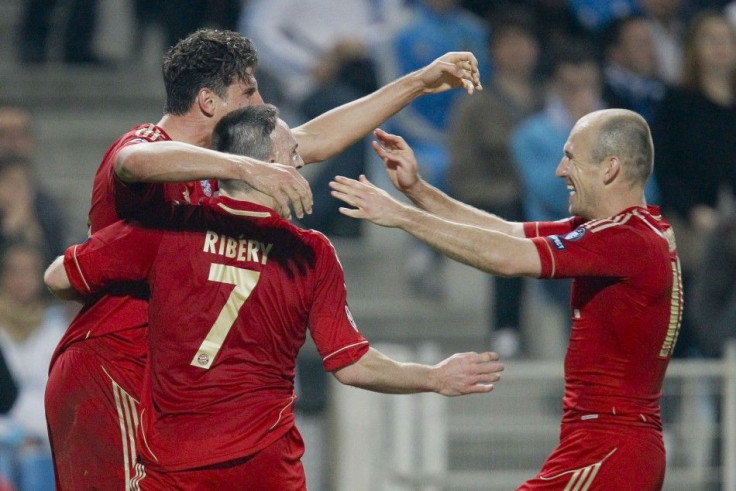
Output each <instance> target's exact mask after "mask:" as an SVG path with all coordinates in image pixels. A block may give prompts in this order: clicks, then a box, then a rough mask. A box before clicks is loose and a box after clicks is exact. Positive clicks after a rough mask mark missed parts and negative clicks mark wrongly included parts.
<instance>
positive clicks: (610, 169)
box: [603, 155, 621, 184]
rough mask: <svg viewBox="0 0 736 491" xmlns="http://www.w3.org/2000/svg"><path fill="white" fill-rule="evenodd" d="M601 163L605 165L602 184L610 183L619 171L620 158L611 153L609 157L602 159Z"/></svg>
mask: <svg viewBox="0 0 736 491" xmlns="http://www.w3.org/2000/svg"><path fill="white" fill-rule="evenodd" d="M603 165H605V172H604V174H603V182H604V184H610V183H611V182H613V180H614V179H616V176H617V175H618V173H619V172H621V160H620V159H619V158H618V157H616V156H615V155H613V156H610V157H606V159H605V160H604V161H603Z"/></svg>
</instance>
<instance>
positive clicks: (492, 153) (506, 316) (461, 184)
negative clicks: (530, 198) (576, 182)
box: [448, 10, 543, 358]
mask: <svg viewBox="0 0 736 491" xmlns="http://www.w3.org/2000/svg"><path fill="white" fill-rule="evenodd" d="M491 19H492V22H491V32H492V36H491V44H490V57H491V63H492V64H493V67H494V71H493V77H492V78H491V79H490V80H489V81H488V82H487V83H484V89H483V91H482V92H479V93H477V94H475V95H473V97H467V98H462V99H461V100H459V101H458V103H457V104H456V106H455V107H454V108H453V111H452V118H451V123H450V128H449V140H448V143H449V152H450V160H451V165H450V168H449V173H448V181H449V187H450V190H451V192H452V194H453V196H455V197H457V198H458V199H460V200H461V201H464V202H466V203H469V204H471V205H472V206H474V207H476V208H480V209H482V210H485V211H488V212H490V213H493V214H496V215H498V216H500V217H502V218H505V219H507V220H512V221H524V214H523V208H522V201H521V196H522V182H521V177H520V176H519V173H518V171H517V169H516V166H515V165H514V162H513V158H512V156H511V155H510V152H509V138H510V135H511V130H512V129H513V127H514V126H516V124H517V123H519V121H521V120H522V119H524V118H526V117H528V116H530V115H531V114H533V113H536V112H538V111H539V110H541V108H542V103H543V101H542V97H541V94H542V91H541V90H540V87H539V86H538V85H537V83H536V82H535V78H534V77H535V70H536V68H537V62H538V59H539V42H538V40H537V39H536V37H535V32H534V24H533V21H534V19H533V17H532V16H531V14H530V12H529V11H526V10H513V11H503V12H499V11H494V15H493V17H492V18H491ZM490 278H491V280H492V281H493V282H494V288H493V294H494V298H493V299H491V301H490V302H489V306H490V308H491V312H492V313H493V317H490V318H491V319H492V320H491V326H490V328H491V330H490V331H489V332H492V335H491V341H492V344H491V346H492V349H493V350H494V351H496V352H497V353H499V354H500V355H501V356H502V357H504V358H511V357H514V356H517V355H519V354H520V351H521V337H520V335H519V327H520V311H521V303H522V292H523V288H524V281H523V279H522V278H501V277H493V276H491V277H490Z"/></svg>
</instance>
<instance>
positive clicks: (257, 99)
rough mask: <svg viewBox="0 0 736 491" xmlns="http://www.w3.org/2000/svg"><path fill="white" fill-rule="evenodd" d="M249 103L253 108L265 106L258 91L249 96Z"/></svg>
mask: <svg viewBox="0 0 736 491" xmlns="http://www.w3.org/2000/svg"><path fill="white" fill-rule="evenodd" d="M250 103H251V105H253V106H261V105H263V104H265V103H264V102H263V97H262V96H261V92H260V91H259V90H256V91H255V92H254V93H253V95H252V96H250Z"/></svg>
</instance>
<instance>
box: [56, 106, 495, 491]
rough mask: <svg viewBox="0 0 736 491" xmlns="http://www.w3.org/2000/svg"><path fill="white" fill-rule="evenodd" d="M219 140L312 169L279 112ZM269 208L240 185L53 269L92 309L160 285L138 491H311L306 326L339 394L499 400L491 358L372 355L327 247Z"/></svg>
mask: <svg viewBox="0 0 736 491" xmlns="http://www.w3.org/2000/svg"><path fill="white" fill-rule="evenodd" d="M213 138H214V141H215V145H216V147H217V148H222V149H225V150H227V151H231V152H238V153H246V154H248V155H251V156H253V157H256V158H259V159H262V160H270V161H276V162H280V163H283V164H287V165H289V164H291V165H295V166H300V165H301V163H302V162H301V159H300V158H299V155H298V153H297V150H296V148H297V144H296V141H295V139H294V137H293V136H292V135H291V134H290V133H289V130H288V127H287V126H286V124H285V123H283V121H278V120H277V111H276V108H274V107H273V106H270V105H265V106H264V105H261V106H251V107H247V108H243V109H239V110H237V111H233V112H231V113H230V114H228V115H227V116H225V117H224V118H223V119H222V120H221V121H220V123H219V124H218V126H217V127H216V128H215V132H214V137H213ZM273 206H274V202H273V199H272V198H270V197H268V196H267V195H265V194H263V193H260V192H259V191H256V190H254V189H252V188H250V187H249V186H248V185H246V184H245V183H243V182H242V181H237V180H228V181H220V195H219V196H217V197H216V198H211V199H207V200H204V201H203V202H202V206H191V205H179V206H174V207H173V211H172V212H171V214H170V215H169V216H166V217H165V219H161V218H157V216H162V215H164V214H163V213H161V214H158V215H152V214H147V216H145V217H142V218H141V221H140V222H137V223H136V222H131V223H126V222H122V221H121V222H117V223H115V224H113V225H111V226H109V227H107V228H105V229H103V230H101V231H99V232H96V233H95V234H93V235H92V237H91V238H90V239H89V240H88V241H87V242H86V243H84V244H82V245H77V246H72V247H71V248H69V249H68V250H67V252H66V254H65V257H63V258H59V260H57V261H55V262H54V263H53V265H52V266H51V267H50V268H49V270H48V271H47V274H46V279H47V283H48V284H49V286H50V287H51V288H52V290H62V291H66V292H69V290H70V288H71V287H72V286H73V288H74V289H75V290H76V291H78V292H79V293H81V294H85V295H89V294H94V293H96V292H97V291H99V290H100V289H101V288H102V287H104V286H105V285H107V284H109V283H110V282H112V281H138V280H146V281H147V282H148V284H149V286H150V289H151V298H150V304H149V309H150V311H149V318H150V325H149V329H148V335H149V339H148V345H149V355H150V356H149V361H148V366H147V368H146V376H145V383H144V390H143V393H142V401H141V405H142V411H141V424H140V428H139V438H138V440H137V441H138V445H139V452H140V455H141V457H142V460H143V462H145V477H144V478H143V479H142V480H140V481H139V482H138V483H137V485H138V486H139V487H140V489H193V490H194V489H197V490H199V489H253V490H256V489H257V490H263V491H267V490H273V491H288V490H301V489H305V479H304V471H303V468H302V465H301V462H300V457H301V455H302V454H303V451H304V445H303V442H302V439H301V437H300V435H299V432H298V430H297V429H296V427H295V426H294V414H293V411H292V408H293V402H294V399H295V395H294V369H295V365H296V359H297V354H298V352H299V349H300V347H301V346H302V344H303V343H304V341H305V338H306V334H307V328H309V332H310V334H311V336H312V338H313V339H314V341H315V344H316V346H317V349H318V351H319V353H320V355H321V356H322V360H323V365H324V368H325V370H327V371H330V372H332V373H333V375H334V376H335V377H336V378H337V379H338V380H339V381H340V382H342V383H344V384H349V385H353V386H356V387H361V388H364V389H369V390H374V391H378V392H387V393H413V392H428V391H433V392H438V393H440V394H443V395H446V396H456V395H461V394H470V393H483V392H489V391H490V390H492V383H493V382H495V381H497V380H498V379H499V376H498V374H497V373H496V372H498V371H500V370H501V369H502V365H501V364H500V363H498V362H497V361H496V360H497V355H495V354H493V353H480V354H478V353H463V354H457V355H454V356H452V357H450V358H448V359H446V360H444V361H442V362H440V363H439V364H438V365H435V366H426V365H418V364H412V363H398V362H395V361H394V360H392V359H390V358H388V357H386V356H384V355H382V354H381V353H380V352H378V351H377V350H375V349H373V348H370V347H369V345H368V341H367V340H366V339H365V338H364V337H363V336H362V335H361V333H360V332H359V331H358V328H357V326H356V325H355V322H354V321H353V318H352V315H351V314H350V310H349V308H348V305H347V301H346V289H345V284H344V277H343V271H342V268H341V266H340V263H339V261H338V259H337V257H336V255H335V251H334V249H333V247H332V245H331V244H330V243H329V241H328V240H327V238H326V237H325V236H324V235H322V234H320V233H318V232H315V231H309V230H303V229H300V228H298V227H296V226H294V225H292V224H291V223H289V222H288V221H286V220H285V219H283V218H281V217H279V216H278V213H276V211H275V210H274V209H273Z"/></svg>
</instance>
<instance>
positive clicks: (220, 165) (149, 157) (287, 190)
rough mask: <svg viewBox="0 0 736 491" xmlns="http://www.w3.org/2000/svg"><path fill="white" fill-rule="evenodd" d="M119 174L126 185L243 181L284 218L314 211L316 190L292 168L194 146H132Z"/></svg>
mask: <svg viewBox="0 0 736 491" xmlns="http://www.w3.org/2000/svg"><path fill="white" fill-rule="evenodd" d="M115 173H116V174H117V176H118V178H120V180H121V181H123V182H129V183H132V182H153V183H157V182H190V181H198V180H200V179H239V180H241V181H245V182H247V183H248V184H249V185H250V186H252V187H253V188H255V189H257V190H258V191H261V192H263V193H265V194H267V195H269V196H271V197H272V198H274V200H275V201H276V204H277V211H278V212H279V213H280V214H281V215H282V216H284V217H286V218H289V217H290V216H291V208H293V209H294V214H295V215H296V216H297V217H299V218H302V217H303V216H304V213H311V212H312V191H311V189H310V188H309V184H308V183H307V181H306V179H304V177H303V176H302V175H301V174H299V172H298V171H297V170H296V169H295V168H294V167H291V166H287V165H281V164H276V163H270V162H261V161H260V160H256V159H252V158H250V157H245V156H242V155H233V154H227V153H222V152H217V151H215V150H209V149H206V148H202V147H198V146H196V145H190V144H188V143H184V142H176V141H164V142H154V143H148V144H138V145H129V146H127V147H124V148H122V149H121V150H120V151H119V152H118V153H117V155H116V158H115Z"/></svg>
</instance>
